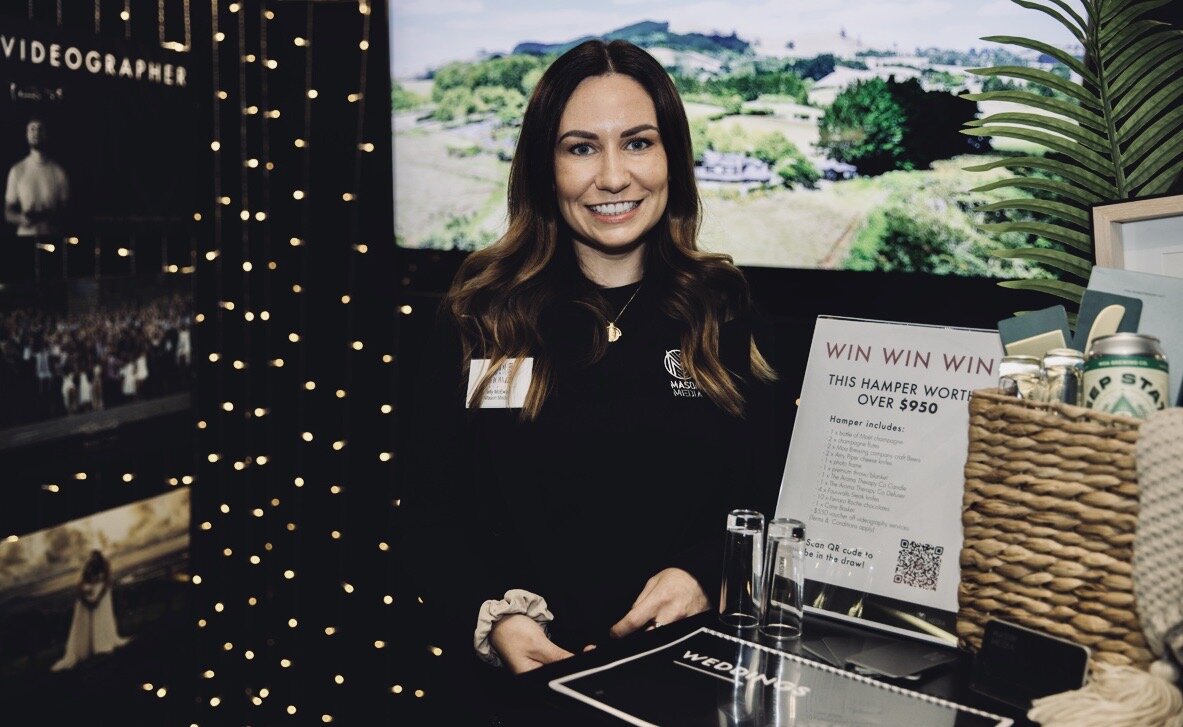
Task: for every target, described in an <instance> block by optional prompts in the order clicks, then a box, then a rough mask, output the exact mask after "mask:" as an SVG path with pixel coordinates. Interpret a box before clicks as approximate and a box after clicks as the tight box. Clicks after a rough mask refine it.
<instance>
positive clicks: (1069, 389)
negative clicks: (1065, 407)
mask: <svg viewBox="0 0 1183 727" xmlns="http://www.w3.org/2000/svg"><path fill="white" fill-rule="evenodd" d="M1043 377H1044V390H1043V398H1044V401H1060V402H1063V403H1065V404H1072V405H1073V406H1080V399H1081V389H1082V388H1083V387H1082V379H1083V378H1084V354H1083V353H1081V352H1080V351H1077V350H1076V349H1073V348H1053V349H1052V350H1050V351H1048V352H1047V353H1045V354H1044V355H1043Z"/></svg>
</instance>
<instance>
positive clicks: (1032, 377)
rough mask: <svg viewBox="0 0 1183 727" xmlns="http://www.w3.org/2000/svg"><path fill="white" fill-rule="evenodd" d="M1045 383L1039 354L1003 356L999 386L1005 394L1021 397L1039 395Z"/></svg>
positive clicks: (999, 367) (999, 369) (1026, 397)
mask: <svg viewBox="0 0 1183 727" xmlns="http://www.w3.org/2000/svg"><path fill="white" fill-rule="evenodd" d="M1042 385H1043V375H1042V369H1041V368H1040V365H1039V358H1038V357H1037V356H1003V357H1002V361H1000V362H999V364H998V388H999V389H1001V390H1002V393H1003V394H1006V395H1008V396H1017V397H1019V398H1020V399H1034V398H1037V397H1038V396H1039V391H1040V389H1041V388H1042Z"/></svg>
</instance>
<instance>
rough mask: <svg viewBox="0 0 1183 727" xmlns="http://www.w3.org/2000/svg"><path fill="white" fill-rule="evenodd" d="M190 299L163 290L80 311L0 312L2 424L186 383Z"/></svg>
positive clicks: (97, 407) (90, 408)
mask: <svg viewBox="0 0 1183 727" xmlns="http://www.w3.org/2000/svg"><path fill="white" fill-rule="evenodd" d="M191 325H192V302H191V298H190V297H189V296H187V295H183V294H180V293H172V294H165V295H161V296H159V297H156V298H154V299H151V300H149V301H147V302H146V303H142V304H132V303H121V304H117V305H107V306H96V307H94V308H91V309H89V310H86V311H79V312H53V311H47V310H43V309H36V308H16V309H13V310H8V311H0V427H10V426H15V425H20V424H27V423H30V422H37V421H43V420H46V419H55V418H58V417H63V416H71V415H76V414H82V413H86V412H97V411H102V410H104V409H109V408H111V407H116V406H120V405H122V404H128V403H131V402H135V401H139V400H143V399H149V398H153V397H158V396H163V395H167V394H173V393H179V392H182V391H187V390H188V389H189V380H190V373H191V370H192V368H191V364H192V343H191V340H192V339H191Z"/></svg>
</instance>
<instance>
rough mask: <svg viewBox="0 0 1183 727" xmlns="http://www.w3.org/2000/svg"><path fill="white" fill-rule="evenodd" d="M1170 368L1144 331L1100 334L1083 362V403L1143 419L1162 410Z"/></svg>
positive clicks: (1161, 351) (1165, 358)
mask: <svg viewBox="0 0 1183 727" xmlns="http://www.w3.org/2000/svg"><path fill="white" fill-rule="evenodd" d="M1170 383H1171V379H1170V369H1169V368H1168V366H1167V357H1166V354H1164V353H1163V350H1162V346H1161V345H1160V344H1159V341H1158V339H1157V338H1155V337H1154V336H1148V335H1146V334H1144V333H1115V334H1113V335H1111V336H1101V337H1100V338H1097V339H1095V340H1094V341H1093V343H1092V345H1091V346H1089V350H1088V356H1087V357H1086V358H1085V362H1084V405H1085V406H1087V407H1089V408H1091V409H1098V410H1100V411H1104V412H1107V413H1109V414H1122V415H1126V416H1132V417H1137V418H1139V419H1145V418H1146V417H1148V416H1150V414H1151V413H1153V412H1155V411H1157V410H1159V409H1165V408H1166V406H1167V399H1168V398H1169V392H1170Z"/></svg>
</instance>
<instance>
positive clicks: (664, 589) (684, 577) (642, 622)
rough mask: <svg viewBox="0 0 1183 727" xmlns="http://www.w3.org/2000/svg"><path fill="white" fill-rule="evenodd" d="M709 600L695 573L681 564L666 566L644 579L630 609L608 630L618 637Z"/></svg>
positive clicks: (704, 606) (675, 617)
mask: <svg viewBox="0 0 1183 727" xmlns="http://www.w3.org/2000/svg"><path fill="white" fill-rule="evenodd" d="M710 605H711V603H710V601H708V600H707V596H706V594H705V593H703V592H702V586H700V585H698V581H696V580H695V579H694V576H692V575H690V574H689V573H687V572H686V571H684V570H682V569H681V568H666V569H665V570H663V571H661V572H660V573H658V574H657V575H655V576H653V577H652V578H650V579H649V580H648V581H646V582H645V589H644V590H642V591H641V595H640V596H637V600H636V601H633V607H632V610H631V611H629V612H628V613H626V614H625V615H624V618H622V619H620V621H617V622H616V625H615V626H613V627H612V630H611V634H612V635H613V636H614V637H616V638H620V637H621V636H627V635H628V634H631V633H632V632H634V631H637V630H639V629H642V628H645V627H646V626H649V627H656V626H659V625H664V624H669V623H673V622H674V621H680V620H682V619H684V618H686V617H687V616H693V615H694V614H696V613H702V612H703V611H705V610H707V609H708V608H710Z"/></svg>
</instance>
